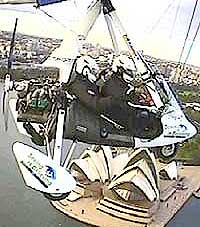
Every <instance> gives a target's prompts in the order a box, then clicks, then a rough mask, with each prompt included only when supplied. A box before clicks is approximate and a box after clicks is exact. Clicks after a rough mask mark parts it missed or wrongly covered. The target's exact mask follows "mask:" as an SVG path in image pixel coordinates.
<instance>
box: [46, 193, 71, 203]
mask: <svg viewBox="0 0 200 227" xmlns="http://www.w3.org/2000/svg"><path fill="white" fill-rule="evenodd" d="M70 193H71V192H68V193H52V194H49V193H43V195H44V197H45V198H47V199H49V200H52V201H59V200H62V199H65V198H66V197H67V196H68V195H69V194H70Z"/></svg>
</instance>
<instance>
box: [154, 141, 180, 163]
mask: <svg viewBox="0 0 200 227" xmlns="http://www.w3.org/2000/svg"><path fill="white" fill-rule="evenodd" d="M177 149H178V144H170V145H166V146H163V147H160V150H159V155H158V156H159V158H162V159H164V160H166V159H171V158H173V157H174V156H175V155H176V153H177Z"/></svg>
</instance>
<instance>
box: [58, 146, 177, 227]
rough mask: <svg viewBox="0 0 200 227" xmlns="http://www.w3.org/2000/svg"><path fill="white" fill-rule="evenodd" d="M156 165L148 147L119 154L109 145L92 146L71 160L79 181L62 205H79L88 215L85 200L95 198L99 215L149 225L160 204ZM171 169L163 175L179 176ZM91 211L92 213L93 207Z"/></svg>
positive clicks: (71, 165)
mask: <svg viewBox="0 0 200 227" xmlns="http://www.w3.org/2000/svg"><path fill="white" fill-rule="evenodd" d="M157 166H158V165H157V161H156V159H155V156H154V154H153V153H152V152H150V151H149V150H148V149H147V148H142V149H137V150H130V152H127V151H126V152H121V153H120V154H117V155H116V150H113V149H111V148H110V147H108V146H91V147H89V148H88V149H86V150H85V151H84V152H83V153H82V155H81V156H80V157H79V158H78V159H74V160H72V162H71V163H70V166H69V169H70V171H71V172H72V174H73V176H74V177H75V178H76V180H77V182H78V183H77V186H76V188H75V190H74V191H72V192H71V193H70V194H69V196H68V197H67V199H65V201H66V202H64V201H61V203H60V204H62V203H63V204H64V205H65V206H66V204H68V203H70V205H69V206H71V205H72V204H76V205H75V209H78V208H79V209H80V206H81V207H82V208H81V212H82V215H85V214H84V212H86V211H85V210H84V207H85V206H84V203H85V202H84V201H86V200H87V199H90V201H91V200H92V201H95V202H94V203H93V209H94V210H95V212H96V213H97V214H100V215H102V214H103V215H104V216H105V215H106V217H108V216H109V217H112V218H113V217H114V218H117V219H119V220H123V221H125V222H126V221H127V222H128V223H132V224H133V223H134V224H138V225H139V226H140V225H141V226H146V225H147V224H148V223H150V222H151V219H152V215H153V214H154V213H155V212H156V210H157V208H158V207H159V201H160V190H159V182H160V180H159V179H160V176H159V175H160V174H159V170H158V167H157ZM168 169H169V171H168V170H167V168H166V169H163V170H162V175H163V176H164V177H169V178H170V177H171V178H173V177H175V178H176V173H175V172H176V171H171V170H173V167H172V166H171V167H170V168H168ZM170 171H171V176H170ZM174 173H175V174H174ZM81 201H82V202H81ZM88 201H89V200H88ZM65 203H66V204H65ZM88 204H89V203H88ZM64 205H63V206H64ZM67 206H68V205H67ZM88 206H90V205H88ZM65 209H66V208H65ZM89 210H90V212H91V214H92V208H91V209H89ZM87 213H88V212H87ZM91 214H90V216H91ZM97 216H98V215H97ZM100 217H103V216H100ZM95 218H96V220H97V219H98V218H97V217H95ZM138 225H137V226H138ZM114 226H115V225H114ZM120 226H121V225H120ZM134 226H135V225H134Z"/></svg>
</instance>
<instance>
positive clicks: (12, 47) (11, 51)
mask: <svg viewBox="0 0 200 227" xmlns="http://www.w3.org/2000/svg"><path fill="white" fill-rule="evenodd" d="M17 22H18V18H16V20H15V26H14V30H13V33H12V39H11V42H10V51H9V56H8V74H10V70H11V68H12V61H13V51H14V47H15V35H16V30H17Z"/></svg>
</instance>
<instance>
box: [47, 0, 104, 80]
mask: <svg viewBox="0 0 200 227" xmlns="http://www.w3.org/2000/svg"><path fill="white" fill-rule="evenodd" d="M100 12H101V2H100V0H97V1H95V2H94V3H93V2H92V4H91V5H90V6H89V7H88V11H87V13H86V15H85V17H83V18H82V19H81V20H80V21H78V22H76V23H75V24H74V25H73V26H72V29H71V30H68V31H67V32H66V34H65V39H64V40H63V42H62V44H61V46H60V47H59V48H57V49H56V50H54V51H53V52H52V54H51V55H50V57H49V58H48V59H47V60H46V61H45V62H44V63H43V65H44V66H47V67H58V68H59V69H60V81H63V82H67V81H68V79H69V75H70V72H71V68H72V65H73V62H74V59H76V57H77V56H78V55H79V50H80V48H81V46H82V45H83V43H84V42H85V39H86V38H87V35H88V33H89V31H90V30H91V28H92V27H93V25H94V23H95V21H96V19H97V18H98V16H99V14H100Z"/></svg>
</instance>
